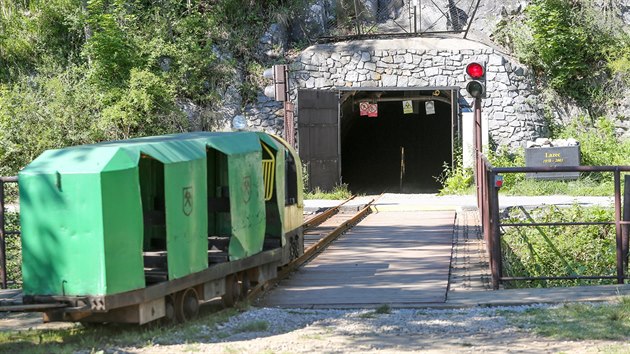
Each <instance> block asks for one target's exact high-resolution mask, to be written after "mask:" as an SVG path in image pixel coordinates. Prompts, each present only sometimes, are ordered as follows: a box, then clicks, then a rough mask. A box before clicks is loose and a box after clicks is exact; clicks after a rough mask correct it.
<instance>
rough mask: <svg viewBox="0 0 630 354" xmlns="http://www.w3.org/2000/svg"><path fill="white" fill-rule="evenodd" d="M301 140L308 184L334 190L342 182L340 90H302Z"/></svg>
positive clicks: (309, 186)
mask: <svg viewBox="0 0 630 354" xmlns="http://www.w3.org/2000/svg"><path fill="white" fill-rule="evenodd" d="M298 102H299V104H298V117H299V118H298V140H299V154H300V158H301V159H302V164H303V165H304V166H305V167H306V169H307V173H308V186H307V187H308V188H309V189H314V188H316V187H319V188H321V189H322V190H327V191H329V190H332V189H333V188H334V187H335V186H336V185H338V184H339V182H340V176H341V164H340V161H339V160H340V155H341V151H340V144H339V92H336V91H335V92H331V91H315V90H299V91H298Z"/></svg>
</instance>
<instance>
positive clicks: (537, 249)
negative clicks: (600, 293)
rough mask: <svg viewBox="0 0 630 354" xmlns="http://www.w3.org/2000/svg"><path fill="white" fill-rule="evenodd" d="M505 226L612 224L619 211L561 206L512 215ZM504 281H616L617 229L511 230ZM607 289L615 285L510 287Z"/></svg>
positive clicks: (554, 283)
mask: <svg viewBox="0 0 630 354" xmlns="http://www.w3.org/2000/svg"><path fill="white" fill-rule="evenodd" d="M506 213H508V215H507V216H506V217H504V219H503V220H502V222H504V223H530V222H539V223H554V222H609V221H612V220H614V216H613V211H612V210H610V209H604V208H601V207H591V208H585V207H582V206H579V205H574V206H572V207H570V208H563V209H559V208H557V207H555V206H548V207H541V208H536V209H534V210H531V211H527V210H525V209H523V208H518V209H509V210H507V211H506ZM501 244H502V246H501V247H502V249H503V254H502V259H503V274H504V276H508V277H511V276H515V277H519V276H531V277H538V276H569V275H571V276H572V275H582V276H596V275H603V276H614V275H615V274H616V244H615V228H614V225H579V226H536V227H534V226H529V227H508V228H506V229H505V230H504V232H503V235H502V237H501ZM592 283H596V284H605V283H610V280H592V281H586V280H559V281H531V282H524V281H523V282H520V281H519V282H510V283H509V284H508V285H509V286H513V287H548V286H570V285H585V284H592Z"/></svg>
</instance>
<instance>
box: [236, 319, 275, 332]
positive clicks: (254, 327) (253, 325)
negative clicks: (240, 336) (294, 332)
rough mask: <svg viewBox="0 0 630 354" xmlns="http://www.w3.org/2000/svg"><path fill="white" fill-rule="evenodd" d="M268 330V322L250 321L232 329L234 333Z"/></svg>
mask: <svg viewBox="0 0 630 354" xmlns="http://www.w3.org/2000/svg"><path fill="white" fill-rule="evenodd" d="M268 329H269V322H267V321H251V322H247V323H243V324H241V325H240V326H238V327H237V328H235V329H234V333H244V332H264V331H266V330H268Z"/></svg>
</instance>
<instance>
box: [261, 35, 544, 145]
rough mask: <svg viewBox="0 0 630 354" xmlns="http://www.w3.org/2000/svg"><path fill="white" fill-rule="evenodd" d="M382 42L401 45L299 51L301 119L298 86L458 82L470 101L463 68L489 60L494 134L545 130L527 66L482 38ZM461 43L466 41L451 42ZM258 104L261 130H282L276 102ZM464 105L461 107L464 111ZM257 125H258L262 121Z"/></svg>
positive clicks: (294, 68)
mask: <svg viewBox="0 0 630 354" xmlns="http://www.w3.org/2000/svg"><path fill="white" fill-rule="evenodd" d="M396 41H398V42H396ZM400 41H406V43H405V42H400ZM420 41H421V43H425V42H426V40H425V41H422V40H420ZM379 42H380V41H379ZM383 42H384V43H387V44H389V45H391V46H393V47H399V48H397V49H391V48H382V47H383V46H382V45H370V43H369V41H363V42H362V44H359V45H319V46H313V47H310V48H309V49H307V50H306V51H304V52H303V53H302V54H301V55H300V56H298V57H297V58H296V59H295V61H294V62H293V63H292V64H291V66H290V77H291V80H290V84H291V88H292V93H291V99H292V101H293V102H295V103H296V120H299V116H298V115H297V104H299V103H298V102H297V90H298V89H317V90H336V89H339V88H342V87H343V88H355V89H356V90H361V88H382V89H384V90H386V89H388V88H405V87H407V88H409V89H415V90H417V89H423V88H424V89H429V88H434V87H460V88H461V89H460V95H461V96H462V97H464V98H465V99H466V101H468V102H469V104H470V106H472V98H471V97H469V96H468V93H467V92H466V90H465V86H466V84H467V82H468V81H469V79H468V77H467V75H466V74H465V68H466V65H467V64H468V63H470V62H472V61H483V62H485V63H486V98H485V99H483V113H482V115H483V116H484V118H487V121H488V128H489V135H490V138H491V139H492V140H493V141H494V142H495V143H497V144H499V145H508V146H511V147H517V146H523V145H524V144H525V142H526V141H528V140H534V139H536V138H538V137H541V136H545V135H546V124H545V121H544V118H543V114H542V110H541V109H540V107H539V102H538V101H539V100H538V96H537V95H536V93H535V92H534V90H533V88H532V87H533V78H532V75H531V74H530V73H529V72H528V69H527V68H526V67H523V66H520V65H518V64H516V63H515V62H514V61H512V60H511V59H510V58H508V57H506V56H504V55H503V54H501V53H500V52H498V51H497V50H495V49H493V48H490V47H486V46H483V45H481V44H478V43H475V44H474V45H472V46H471V47H472V48H471V49H458V48H457V46H456V47H453V48H448V47H449V43H446V44H445V43H442V44H441V45H440V46H439V47H440V48H437V49H418V48H414V47H415V46H414V45H413V44H414V43H413V40H412V39H409V40H395V41H393V42H392V41H383ZM446 42H448V41H446ZM397 43H398V44H400V45H397ZM461 43H463V42H462V40H458V41H457V42H453V44H461ZM372 44H373V43H372ZM425 44H426V43H425ZM434 47H435V46H434ZM444 47H447V48H444ZM259 103H260V105H261V107H262V108H256V107H251V109H257V112H258V113H264V114H265V115H266V116H265V117H266V118H262V119H260V122H261V123H260V125H259V126H260V127H262V128H263V130H269V127H270V126H274V127H280V130H281V129H282V128H281V126H282V122H283V121H282V111H281V108H282V106H281V105H280V104H277V105H276V106H275V108H273V107H270V105H272V103H269V102H268V101H264V100H259ZM273 104H275V102H274V103H273ZM466 109H467V107H461V109H460V111H465V110H466ZM257 119H258V118H257ZM265 121H266V123H263V122H265ZM252 123H253V122H252ZM264 124H266V127H265V125H264ZM254 125H258V121H256V124H254Z"/></svg>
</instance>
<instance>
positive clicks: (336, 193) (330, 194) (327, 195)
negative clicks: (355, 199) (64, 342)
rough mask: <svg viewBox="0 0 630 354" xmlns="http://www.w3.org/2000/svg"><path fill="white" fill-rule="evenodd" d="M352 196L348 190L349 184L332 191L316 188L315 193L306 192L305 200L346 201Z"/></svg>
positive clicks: (336, 187)
mask: <svg viewBox="0 0 630 354" xmlns="http://www.w3.org/2000/svg"><path fill="white" fill-rule="evenodd" d="M351 196H352V193H350V191H349V190H348V185H347V184H342V185H339V186H335V188H333V190H332V191H322V190H321V189H319V187H318V188H315V190H314V191H311V192H306V193H305V194H304V199H327V200H344V199H348V198H350V197H351Z"/></svg>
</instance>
